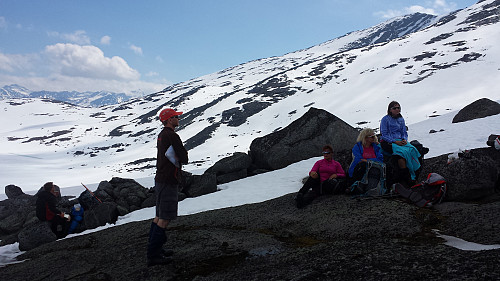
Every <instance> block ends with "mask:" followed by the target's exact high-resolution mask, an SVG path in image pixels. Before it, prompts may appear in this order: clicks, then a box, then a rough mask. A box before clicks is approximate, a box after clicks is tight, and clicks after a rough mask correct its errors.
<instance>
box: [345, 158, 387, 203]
mask: <svg viewBox="0 0 500 281" xmlns="http://www.w3.org/2000/svg"><path fill="white" fill-rule="evenodd" d="M387 191H388V190H387V188H386V185H385V164H384V163H380V162H377V161H372V160H368V161H367V166H366V170H365V174H364V175H363V178H362V179H361V180H359V181H355V182H354V183H353V184H352V185H351V187H350V193H351V194H354V195H358V196H381V195H384V194H386V193H387Z"/></svg>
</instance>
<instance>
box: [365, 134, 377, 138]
mask: <svg viewBox="0 0 500 281" xmlns="http://www.w3.org/2000/svg"><path fill="white" fill-rule="evenodd" d="M366 137H367V138H374V137H375V135H371V136H366Z"/></svg>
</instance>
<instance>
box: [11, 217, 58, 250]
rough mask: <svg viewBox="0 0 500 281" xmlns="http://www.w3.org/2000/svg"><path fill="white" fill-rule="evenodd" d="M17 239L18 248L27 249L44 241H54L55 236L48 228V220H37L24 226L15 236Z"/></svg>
mask: <svg viewBox="0 0 500 281" xmlns="http://www.w3.org/2000/svg"><path fill="white" fill-rule="evenodd" d="M17 237H18V240H19V250H21V251H28V250H31V249H34V248H36V247H38V246H40V245H43V244H45V243H49V242H52V241H56V240H57V237H56V235H55V234H54V232H52V230H50V223H49V222H38V223H36V224H33V225H31V226H29V227H26V228H24V229H23V230H22V231H21V232H20V233H19V235H18V236H17Z"/></svg>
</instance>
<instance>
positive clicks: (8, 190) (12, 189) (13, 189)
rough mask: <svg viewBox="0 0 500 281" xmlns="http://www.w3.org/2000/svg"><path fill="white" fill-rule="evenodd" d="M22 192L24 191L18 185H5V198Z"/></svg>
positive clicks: (13, 196)
mask: <svg viewBox="0 0 500 281" xmlns="http://www.w3.org/2000/svg"><path fill="white" fill-rule="evenodd" d="M23 194H24V192H23V191H22V189H21V188H20V187H19V186H16V185H13V184H9V185H7V186H6V187H5V195H7V198H10V199H13V198H15V197H17V196H20V195H23Z"/></svg>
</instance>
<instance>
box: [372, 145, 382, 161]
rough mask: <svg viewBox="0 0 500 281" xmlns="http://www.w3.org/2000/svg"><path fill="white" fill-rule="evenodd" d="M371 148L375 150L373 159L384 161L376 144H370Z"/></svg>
mask: <svg viewBox="0 0 500 281" xmlns="http://www.w3.org/2000/svg"><path fill="white" fill-rule="evenodd" d="M372 145H373V150H374V151H375V155H377V158H375V159H373V160H374V161H378V162H384V154H382V149H381V148H380V146H378V145H377V144H372Z"/></svg>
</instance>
